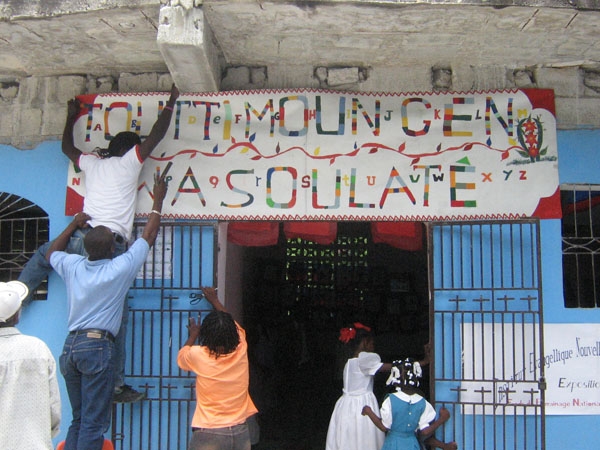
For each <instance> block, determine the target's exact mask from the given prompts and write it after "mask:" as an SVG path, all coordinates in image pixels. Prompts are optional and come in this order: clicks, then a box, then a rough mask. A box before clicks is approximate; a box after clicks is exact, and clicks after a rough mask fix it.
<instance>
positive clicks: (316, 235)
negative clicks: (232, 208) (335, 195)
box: [227, 221, 423, 251]
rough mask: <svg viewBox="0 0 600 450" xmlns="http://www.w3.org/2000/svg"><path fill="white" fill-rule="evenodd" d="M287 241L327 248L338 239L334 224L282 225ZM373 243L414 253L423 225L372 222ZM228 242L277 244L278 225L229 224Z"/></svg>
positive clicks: (286, 223)
mask: <svg viewBox="0 0 600 450" xmlns="http://www.w3.org/2000/svg"><path fill="white" fill-rule="evenodd" d="M283 231H284V234H285V237H286V238H287V239H293V238H300V239H304V240H306V241H310V242H316V243H317V244H322V245H330V244H331V243H333V242H334V241H335V239H336V237H337V222H327V221H323V222H293V221H290V222H284V223H283ZM371 235H372V237H373V242H375V243H383V244H388V245H391V246H393V247H396V248H399V249H402V250H408V251H417V250H422V249H423V224H422V223H421V222H372V223H371ZM227 239H228V240H229V242H232V243H234V244H237V245H243V246H246V247H260V246H267V245H277V242H278V240H279V222H269V221H250V222H229V225H228V227H227Z"/></svg>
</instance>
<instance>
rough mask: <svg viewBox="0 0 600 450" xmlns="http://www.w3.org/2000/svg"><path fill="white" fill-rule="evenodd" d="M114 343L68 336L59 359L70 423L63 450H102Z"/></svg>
mask: <svg viewBox="0 0 600 450" xmlns="http://www.w3.org/2000/svg"><path fill="white" fill-rule="evenodd" d="M113 353H114V344H113V342H112V341H111V340H110V339H109V338H107V337H99V338H98V337H88V336H87V333H81V334H76V335H74V334H71V333H70V334H69V335H68V336H67V339H66V340H65V345H64V347H63V352H62V354H61V355H60V358H59V366H60V372H61V373H62V375H63V377H64V379H65V384H66V386H67V393H68V395H69V401H70V402H71V409H72V412H73V420H72V422H71V425H70V426H69V431H68V432H67V439H66V441H65V448H64V450H78V449H85V450H101V449H102V445H103V443H104V433H105V432H106V430H108V427H109V425H110V414H111V406H112V397H113V390H114V364H113V362H114V360H113Z"/></svg>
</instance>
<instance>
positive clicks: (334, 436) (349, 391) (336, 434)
mask: <svg viewBox="0 0 600 450" xmlns="http://www.w3.org/2000/svg"><path fill="white" fill-rule="evenodd" d="M340 340H341V341H342V342H344V344H346V345H348V346H351V347H352V353H351V354H352V357H351V358H349V359H348V361H347V362H346V365H345V367H344V373H343V379H344V388H343V394H342V396H341V397H340V398H339V399H338V401H337V402H336V404H335V408H334V410H333V414H332V415H331V420H330V422H329V429H328V431H327V442H326V446H325V449H326V450H380V449H381V446H382V445H383V441H384V440H385V434H384V433H383V432H382V431H381V430H380V429H378V428H377V427H376V426H375V425H374V424H373V422H372V421H371V420H370V419H369V418H368V417H365V416H363V415H362V414H361V412H362V409H363V406H364V405H369V406H370V407H371V409H372V410H373V411H377V413H379V405H378V402H377V398H376V397H375V394H374V393H373V377H374V375H375V374H376V373H377V372H385V371H387V372H389V371H390V370H391V368H392V365H391V364H390V363H386V364H384V363H382V362H381V358H380V357H379V355H378V354H377V353H374V350H375V338H374V336H373V334H372V333H371V329H370V328H369V327H366V326H364V325H362V324H360V323H355V324H353V326H351V327H348V328H342V330H340Z"/></svg>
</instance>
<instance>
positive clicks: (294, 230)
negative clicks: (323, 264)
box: [283, 222, 337, 245]
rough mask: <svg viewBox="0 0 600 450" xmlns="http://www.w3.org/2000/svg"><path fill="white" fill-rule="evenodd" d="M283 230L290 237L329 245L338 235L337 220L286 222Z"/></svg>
mask: <svg viewBox="0 0 600 450" xmlns="http://www.w3.org/2000/svg"><path fill="white" fill-rule="evenodd" d="M283 232H284V233H285V237H286V238H288V239H293V238H300V239H304V240H306V241H311V242H316V243H317V244H322V245H329V244H331V243H333V241H335V238H336V237H337V222H284V223H283Z"/></svg>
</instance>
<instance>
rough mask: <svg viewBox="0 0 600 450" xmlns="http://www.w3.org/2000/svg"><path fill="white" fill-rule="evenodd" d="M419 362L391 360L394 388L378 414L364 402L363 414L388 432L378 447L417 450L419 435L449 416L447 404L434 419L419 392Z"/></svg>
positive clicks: (390, 382)
mask: <svg viewBox="0 0 600 450" xmlns="http://www.w3.org/2000/svg"><path fill="white" fill-rule="evenodd" d="M421 373H422V372H421V365H420V364H419V363H418V362H417V361H414V360H413V359H412V358H406V359H404V360H401V361H394V362H393V365H392V370H391V373H390V376H389V378H388V380H387V384H388V385H391V386H393V387H395V388H396V392H394V393H392V394H390V395H388V396H387V397H386V399H385V400H384V401H383V404H382V405H381V410H380V412H381V418H380V417H378V416H377V414H375V412H374V411H373V410H372V408H371V407H370V406H368V405H366V406H365V407H364V408H363V410H362V414H363V415H366V416H368V417H369V418H370V419H371V420H372V421H373V423H374V424H375V425H376V426H377V427H378V428H379V429H380V430H382V431H384V432H385V433H387V435H386V438H385V442H384V443H383V447H382V448H381V450H420V449H421V446H420V443H419V436H424V437H428V436H430V435H433V433H434V432H435V430H436V429H437V428H438V427H439V426H440V425H442V424H443V423H444V422H446V421H447V420H448V419H449V418H450V413H449V412H448V410H447V409H446V408H442V409H441V410H440V417H439V418H438V419H436V412H435V409H434V408H433V406H432V405H431V404H430V403H429V402H428V401H427V400H425V399H424V398H423V397H422V396H421V395H420V394H419V393H418V390H417V388H418V386H419V378H421ZM438 442H439V441H437V442H436V444H435V445H439V446H440V448H443V449H446V450H450V449H456V443H454V442H451V443H448V444H445V443H442V442H439V444H438Z"/></svg>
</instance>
